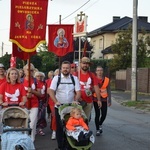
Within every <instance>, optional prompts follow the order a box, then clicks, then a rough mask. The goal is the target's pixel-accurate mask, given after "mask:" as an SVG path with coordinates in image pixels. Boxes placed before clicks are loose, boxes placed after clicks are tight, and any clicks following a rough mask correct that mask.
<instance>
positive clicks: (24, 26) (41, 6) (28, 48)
mask: <svg viewBox="0 0 150 150" xmlns="http://www.w3.org/2000/svg"><path fill="white" fill-rule="evenodd" d="M47 6H48V0H11V20H10V22H11V23H10V41H11V42H13V43H15V44H16V45H17V46H18V47H19V48H20V49H21V50H22V51H24V52H33V51H35V49H36V47H37V46H38V45H39V44H41V43H44V42H45V35H46V21H47Z"/></svg>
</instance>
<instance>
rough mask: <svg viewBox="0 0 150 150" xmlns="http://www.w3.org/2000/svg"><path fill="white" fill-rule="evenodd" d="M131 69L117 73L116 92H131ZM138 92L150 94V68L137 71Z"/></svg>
mask: <svg viewBox="0 0 150 150" xmlns="http://www.w3.org/2000/svg"><path fill="white" fill-rule="evenodd" d="M131 73H132V72H131V68H128V69H127V70H119V71H116V80H115V88H116V90H127V91H131ZM137 92H142V93H150V68H138V69H137Z"/></svg>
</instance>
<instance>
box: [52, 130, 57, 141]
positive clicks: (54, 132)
mask: <svg viewBox="0 0 150 150" xmlns="http://www.w3.org/2000/svg"><path fill="white" fill-rule="evenodd" d="M51 139H52V140H56V131H53V132H52V137H51Z"/></svg>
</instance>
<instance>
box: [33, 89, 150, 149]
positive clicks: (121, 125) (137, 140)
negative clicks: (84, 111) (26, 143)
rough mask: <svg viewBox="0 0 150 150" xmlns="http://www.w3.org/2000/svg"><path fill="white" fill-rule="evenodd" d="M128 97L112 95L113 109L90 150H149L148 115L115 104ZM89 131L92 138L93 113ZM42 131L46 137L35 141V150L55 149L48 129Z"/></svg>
mask: <svg viewBox="0 0 150 150" xmlns="http://www.w3.org/2000/svg"><path fill="white" fill-rule="evenodd" d="M126 96H127V95H126ZM127 97H128V98H127ZM127 97H125V95H122V94H121V95H120V94H118V93H115V92H114V93H112V99H113V101H112V106H111V107H109V109H108V115H107V118H106V120H105V122H104V124H103V133H102V135H101V136H99V137H96V136H95V138H96V141H95V143H94V144H93V146H92V148H91V149H92V150H120V149H121V150H150V113H145V112H143V111H140V110H135V109H131V108H126V107H124V106H121V105H120V104H119V103H118V102H116V101H118V100H123V98H124V100H127V99H129V94H128V96H127ZM148 98H149V97H148ZM90 129H91V130H92V131H93V133H94V134H95V124H94V111H92V119H91V122H90ZM45 131H46V135H45V136H39V135H37V137H36V141H35V147H36V150H54V149H55V148H56V147H57V144H56V140H51V139H50V137H51V131H50V129H49V127H47V128H46V129H45Z"/></svg>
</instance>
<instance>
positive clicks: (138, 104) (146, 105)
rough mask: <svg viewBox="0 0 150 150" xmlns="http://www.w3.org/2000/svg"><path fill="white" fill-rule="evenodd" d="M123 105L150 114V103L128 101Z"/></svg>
mask: <svg viewBox="0 0 150 150" xmlns="http://www.w3.org/2000/svg"><path fill="white" fill-rule="evenodd" d="M122 105H124V106H127V107H134V108H136V109H141V110H147V111H149V112H150V101H126V102H123V103H122Z"/></svg>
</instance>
